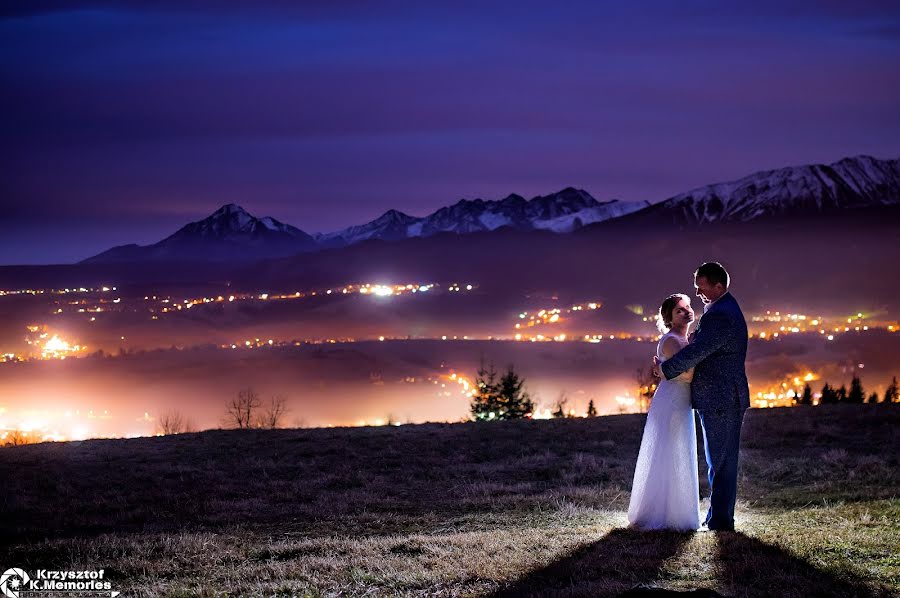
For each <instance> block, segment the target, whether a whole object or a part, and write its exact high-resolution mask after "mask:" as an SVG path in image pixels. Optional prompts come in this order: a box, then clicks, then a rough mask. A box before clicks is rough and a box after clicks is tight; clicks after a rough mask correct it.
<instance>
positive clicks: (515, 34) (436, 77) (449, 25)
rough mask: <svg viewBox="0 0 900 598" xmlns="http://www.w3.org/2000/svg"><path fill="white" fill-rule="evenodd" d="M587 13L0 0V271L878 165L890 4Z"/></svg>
mask: <svg viewBox="0 0 900 598" xmlns="http://www.w3.org/2000/svg"><path fill="white" fill-rule="evenodd" d="M610 4H615V6H612V7H604V6H602V3H599V2H595V1H584V2H569V3H558V2H557V3H553V2H545V3H535V2H515V3H510V2H499V3H492V2H452V3H445V4H442V5H441V6H438V5H437V3H433V2H410V3H401V2H389V1H387V2H358V3H354V2H319V1H314V2H288V1H284V2H278V1H275V0H271V1H266V0H261V1H255V2H246V3H239V2H229V1H227V0H222V1H218V2H213V1H208V2H203V1H193V0H182V1H179V2H140V1H131V2H115V1H103V0H96V1H89V0H83V1H67V0H47V1H43V2H42V1H37V0H32V1H18V0H13V1H12V2H9V1H7V2H4V3H3V6H2V7H0V77H2V89H3V91H2V94H0V123H2V137H0V159H2V164H3V174H2V177H0V201H2V206H0V208H2V211H0V218H2V231H3V234H2V236H0V252H2V258H0V263H2V264H25V263H65V262H72V261H76V260H79V259H83V258H85V257H88V256H89V255H93V254H95V253H98V252H100V251H102V250H104V249H107V248H109V247H111V246H113V245H118V244H123V243H130V242H137V243H141V244H145V243H150V242H154V241H157V240H159V239H160V238H162V237H164V236H166V235H168V234H170V233H171V232H173V231H174V230H175V229H177V228H179V227H180V226H182V225H183V224H185V223H186V222H188V221H191V220H197V219H200V218H202V217H205V216H207V215H208V214H209V213H211V212H212V211H213V210H215V209H216V208H218V207H219V206H221V205H222V204H224V203H229V202H235V203H238V204H241V205H242V206H244V207H245V208H246V209H247V210H249V211H250V212H251V213H253V214H255V215H257V216H264V215H268V216H274V217H275V218H278V219H280V220H283V221H285V222H288V223H290V224H293V225H295V226H298V227H299V228H301V229H303V230H305V231H307V232H318V231H330V230H334V229H338V228H342V227H344V226H348V225H351V224H359V223H362V222H365V221H368V220H371V219H373V218H375V217H377V216H379V215H380V214H382V213H383V212H384V211H385V210H387V209H389V208H396V209H399V210H402V211H404V212H407V213H409V214H412V215H415V216H421V215H425V214H427V213H430V212H431V211H433V210H435V209H437V208H439V207H441V206H444V205H449V204H451V203H453V202H455V201H457V200H459V199H460V198H463V197H467V198H475V197H482V198H484V199H499V198H502V197H504V196H506V195H507V194H509V193H512V192H516V193H519V194H521V195H524V196H525V197H532V196H534V195H538V194H546V193H550V192H553V191H557V190H559V189H561V188H563V187H566V186H569V185H572V186H575V187H580V188H583V189H585V190H587V191H588V192H590V193H591V194H592V195H594V197H596V198H597V199H599V200H606V199H611V198H620V199H626V200H650V201H657V200H661V199H664V198H666V197H668V196H671V195H673V194H675V193H678V192H681V191H685V190H687V189H690V188H692V187H696V186H700V185H704V184H707V183H712V182H716V181H720V180H727V179H730V178H735V177H739V176H742V175H745V174H749V173H751V172H753V171H755V170H760V169H765V168H777V167H781V166H788V165H794V164H803V163H809V162H832V161H835V160H838V159H840V158H842V157H845V156H849V155H858V154H870V155H873V156H875V157H878V158H897V157H900V109H898V108H900V4H897V3H892V2H852V3H848V2H835V1H826V2H799V3H798V2H790V1H787V2H786V1H779V2H754V3H738V5H737V6H732V7H729V6H727V5H726V3H722V2H709V3H701V2H677V3H675V2H673V3H652V2H642V3H610ZM638 4H640V8H638Z"/></svg>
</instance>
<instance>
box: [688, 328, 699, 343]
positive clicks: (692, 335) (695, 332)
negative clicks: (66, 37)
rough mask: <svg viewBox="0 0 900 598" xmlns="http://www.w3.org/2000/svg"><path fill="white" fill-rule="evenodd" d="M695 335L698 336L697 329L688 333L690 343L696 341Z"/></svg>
mask: <svg viewBox="0 0 900 598" xmlns="http://www.w3.org/2000/svg"><path fill="white" fill-rule="evenodd" d="M695 336H697V331H696V330H694V331H692V332H691V333H690V334H689V335H688V342H689V343H692V342H694V337H695Z"/></svg>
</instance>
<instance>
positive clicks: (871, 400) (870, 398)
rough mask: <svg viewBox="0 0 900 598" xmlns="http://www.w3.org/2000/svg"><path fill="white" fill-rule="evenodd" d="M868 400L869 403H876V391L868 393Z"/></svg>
mask: <svg viewBox="0 0 900 598" xmlns="http://www.w3.org/2000/svg"><path fill="white" fill-rule="evenodd" d="M868 402H869V403H877V402H878V393H877V392H873V393H872V394H870V395H869V400H868Z"/></svg>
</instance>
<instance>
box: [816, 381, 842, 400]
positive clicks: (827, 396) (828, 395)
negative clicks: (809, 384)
mask: <svg viewBox="0 0 900 598" xmlns="http://www.w3.org/2000/svg"><path fill="white" fill-rule="evenodd" d="M837 401H838V397H837V393H836V392H835V391H834V389H833V388H831V385H829V384H828V383H827V382H826V383H825V386H823V387H822V398H821V399H820V400H819V403H820V404H821V405H828V404H830V403H837Z"/></svg>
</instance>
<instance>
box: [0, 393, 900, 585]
mask: <svg viewBox="0 0 900 598" xmlns="http://www.w3.org/2000/svg"><path fill="white" fill-rule="evenodd" d="M643 422H644V416H641V415H621V416H609V417H599V418H591V419H565V420H551V421H515V422H496V423H494V422H492V423H479V424H474V423H471V424H423V425H404V426H398V427H369V428H334V429H297V430H276V431H261V430H247V431H237V430H235V431H226V430H214V431H207V432H201V433H194V434H183V435H177V436H168V437H158V438H139V439H132V440H91V441H83V442H69V443H45V444H38V445H27V446H21V447H12V448H5V449H2V450H0V480H3V486H4V488H3V493H2V498H0V529H2V536H0V567H2V568H3V569H4V570H5V569H7V568H9V567H20V568H23V569H25V570H26V571H28V570H35V569H38V568H45V569H70V568H75V569H99V568H103V569H105V570H106V574H107V576H108V577H109V578H110V579H112V581H113V583H114V589H116V590H120V591H122V592H123V594H124V595H127V596H218V595H230V596H295V595H296V596H337V595H342V596H363V595H365V596H393V595H400V596H411V595H428V596H459V595H466V596H475V595H488V596H521V595H534V596H608V595H617V594H619V593H621V592H623V591H625V590H628V589H629V588H632V587H634V586H635V585H637V584H652V585H656V586H660V587H664V588H669V589H674V590H687V589H691V588H698V587H702V588H709V589H713V590H715V591H717V592H719V593H721V594H723V595H725V596H735V597H737V596H793V597H798V598H799V597H801V596H803V597H806V596H894V595H898V594H900V499H898V494H900V492H898V491H900V463H898V461H900V457H898V455H900V434H898V429H900V407H898V406H892V405H859V406H850V405H846V406H845V405H836V406H828V407H808V408H793V409H771V410H751V411H749V412H748V414H747V418H746V423H745V426H744V434H743V441H742V458H743V461H742V469H741V477H740V482H739V484H740V486H739V499H740V500H739V504H738V520H737V525H738V531H736V532H733V533H728V532H722V533H709V532H702V533H695V534H677V533H666V532H652V533H640V532H635V531H631V530H628V529H626V528H625V524H626V521H625V509H626V508H627V505H628V497H629V488H630V485H631V477H632V474H633V468H634V464H635V461H636V458H637V450H638V445H639V443H640V437H641V431H642V426H643ZM704 474H705V465H703V464H701V478H702V477H703V475H704ZM703 491H704V492H705V488H703ZM704 506H705V505H704Z"/></svg>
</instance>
